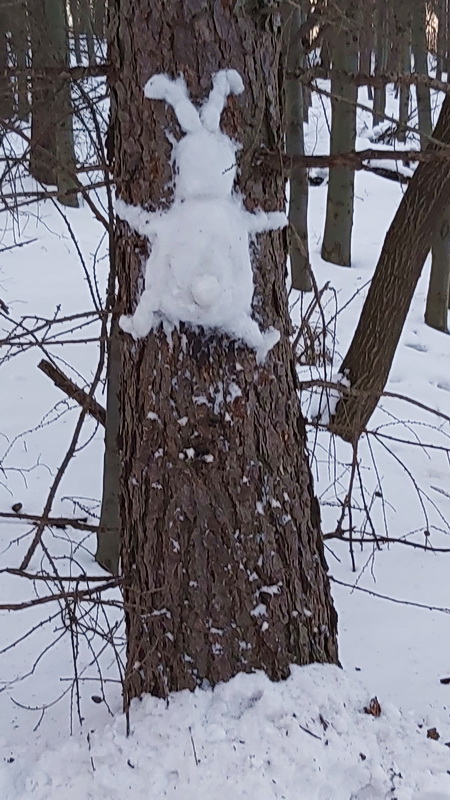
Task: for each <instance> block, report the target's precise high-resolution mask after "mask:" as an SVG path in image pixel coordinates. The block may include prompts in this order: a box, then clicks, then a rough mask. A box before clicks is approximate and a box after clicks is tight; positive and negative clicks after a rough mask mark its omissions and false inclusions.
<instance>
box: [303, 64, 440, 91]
mask: <svg viewBox="0 0 450 800" xmlns="http://www.w3.org/2000/svg"><path fill="white" fill-rule="evenodd" d="M287 77H288V78H298V80H299V81H300V82H301V83H303V84H306V85H308V84H311V83H313V82H314V81H316V80H332V79H336V80H339V81H342V82H343V83H353V84H355V85H356V86H358V87H359V86H372V87H373V88H375V89H382V88H383V87H384V86H387V85H388V84H389V83H394V84H401V85H403V86H425V87H428V88H429V89H436V91H439V92H444V94H450V83H447V81H440V80H437V78H430V77H429V76H428V75H424V74H423V73H419V72H384V73H381V74H377V75H369V74H368V73H366V72H343V71H342V70H337V69H325V67H310V68H308V69H305V68H302V67H299V68H298V69H296V70H295V72H293V73H289V74H288V75H287Z"/></svg>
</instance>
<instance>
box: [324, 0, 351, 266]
mask: <svg viewBox="0 0 450 800" xmlns="http://www.w3.org/2000/svg"><path fill="white" fill-rule="evenodd" d="M341 9H342V12H343V13H345V21H344V22H343V23H342V25H341V27H340V28H339V30H337V31H335V32H334V34H333V67H335V68H336V69H337V70H341V71H343V72H357V70H358V49H357V32H356V23H355V22H354V20H355V16H356V11H357V3H356V2H355V1H354V0H345V2H342V1H341ZM331 93H332V95H333V97H332V100H331V139H330V152H331V153H332V154H334V153H349V152H351V151H352V150H354V149H355V138H356V107H355V105H354V104H355V103H356V101H357V97H358V90H357V88H356V86H354V85H353V84H351V83H348V82H345V81H342V80H338V79H337V78H333V79H332V81H331ZM341 98H344V100H345V102H343V101H342V100H341ZM354 192H355V173H354V171H353V170H352V169H348V168H347V167H335V168H334V169H331V170H330V177H329V182H328V192H327V212H326V219H325V230H324V234H323V242H322V258H323V259H324V260H325V261H331V263H332V264H339V266H341V267H349V266H350V264H351V242H352V228H353V203H354Z"/></svg>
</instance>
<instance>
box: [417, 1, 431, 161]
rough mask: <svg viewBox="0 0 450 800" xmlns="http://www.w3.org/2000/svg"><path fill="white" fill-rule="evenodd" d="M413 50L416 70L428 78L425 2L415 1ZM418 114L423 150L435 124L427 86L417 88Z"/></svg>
mask: <svg viewBox="0 0 450 800" xmlns="http://www.w3.org/2000/svg"><path fill="white" fill-rule="evenodd" d="M412 50H413V56H414V69H415V71H416V72H418V73H419V75H426V76H427V77H428V44H427V35H426V9H425V2H424V0H414V3H413V10H412ZM416 97H417V113H418V118H419V132H420V141H421V146H422V148H425V147H426V146H427V144H428V141H429V139H428V137H429V136H430V135H431V131H432V129H433V124H432V120H431V98H430V90H429V88H428V87H427V86H423V85H422V84H420V83H419V84H418V85H417V87H416Z"/></svg>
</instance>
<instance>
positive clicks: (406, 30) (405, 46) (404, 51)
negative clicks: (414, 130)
mask: <svg viewBox="0 0 450 800" xmlns="http://www.w3.org/2000/svg"><path fill="white" fill-rule="evenodd" d="M392 11H393V13H392V19H393V25H394V34H393V41H394V47H395V48H396V50H397V65H396V71H397V72H400V73H402V72H406V73H408V72H410V71H411V14H410V9H409V8H408V6H407V4H406V3H403V2H402V3H394V6H393V10H392ZM398 94H399V101H398V122H399V124H398V134H397V138H398V140H399V142H404V141H406V133H407V131H406V126H407V125H408V122H409V94H410V89H409V86H407V85H406V84H403V83H402V84H401V85H400V88H399V91H398Z"/></svg>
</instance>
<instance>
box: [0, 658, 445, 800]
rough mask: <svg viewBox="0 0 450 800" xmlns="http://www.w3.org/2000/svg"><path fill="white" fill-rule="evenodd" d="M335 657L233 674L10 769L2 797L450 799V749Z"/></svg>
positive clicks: (135, 709)
mask: <svg viewBox="0 0 450 800" xmlns="http://www.w3.org/2000/svg"><path fill="white" fill-rule="evenodd" d="M369 700H370V697H369V696H368V694H367V691H366V690H365V689H364V688H363V687H362V686H361V685H360V684H359V682H358V681H357V679H356V678H355V677H352V678H349V677H348V676H347V675H346V674H345V673H344V672H343V671H342V670H340V669H339V668H337V667H332V666H319V665H312V666H309V667H293V669H292V675H291V677H290V678H288V680H286V681H284V682H281V683H276V684H275V683H271V682H270V681H269V679H268V678H267V677H266V676H265V675H264V674H263V673H261V672H260V673H256V674H254V675H243V674H241V675H238V676H237V677H235V678H234V679H233V680H231V681H229V682H228V683H226V684H220V685H218V686H217V687H216V688H215V689H214V690H211V689H206V690H202V689H198V690H196V691H195V692H194V693H191V692H188V691H184V692H179V693H177V694H175V695H172V696H171V697H170V701H169V703H166V702H165V701H164V700H157V699H155V698H152V697H149V696H147V697H145V698H144V699H143V701H142V702H138V701H135V702H134V704H133V706H132V709H131V735H130V736H129V737H128V738H127V736H126V734H125V720H124V717H122V716H119V717H118V718H116V720H115V721H114V722H112V723H111V724H109V725H107V726H106V727H104V728H102V729H101V730H99V731H94V732H91V734H90V736H89V743H88V741H87V740H86V736H83V737H82V736H78V737H73V738H72V739H69V740H68V741H67V742H66V743H65V744H64V745H63V746H62V747H58V748H57V749H56V750H55V749H49V750H47V751H45V752H43V753H42V754H41V755H40V757H39V758H38V759H37V761H36V762H34V763H33V762H32V763H30V762H29V761H28V759H27V758H26V753H23V756H22V757H21V758H20V759H17V760H16V762H14V764H12V765H10V766H9V768H8V769H5V770H4V773H3V774H4V779H3V786H2V798H4V800H10V798H18V797H23V798H30V800H61V798H64V800H88V799H89V800H91V799H93V798H98V799H99V800H100V799H101V800H123V799H124V798H130V800H131V798H133V800H159V798H161V797H166V798H174V799H175V798H179V800H199V798H211V799H214V800H227V798H229V796H230V793H231V795H232V796H233V797H234V798H240V799H241V798H242V800H244V799H245V800H247V799H248V800H250V798H254V797H258V798H260V800H275V798H280V800H281V798H284V800H300V798H302V799H303V798H305V800H381V798H390V797H395V798H396V800H432V798H436V800H437V798H441V800H444V798H448V797H450V776H449V775H448V773H447V766H448V761H449V754H448V748H446V747H445V745H442V744H440V743H438V742H434V741H432V740H430V739H426V732H425V730H424V729H422V730H420V729H419V728H418V727H417V725H416V724H415V723H414V721H413V719H412V718H411V717H409V716H403V715H401V714H400V713H399V711H398V710H397V709H396V708H395V707H393V706H391V705H390V704H386V706H383V707H382V713H381V716H380V717H378V718H375V717H373V716H371V715H369V714H366V713H364V707H365V706H367V705H368V703H369Z"/></svg>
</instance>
